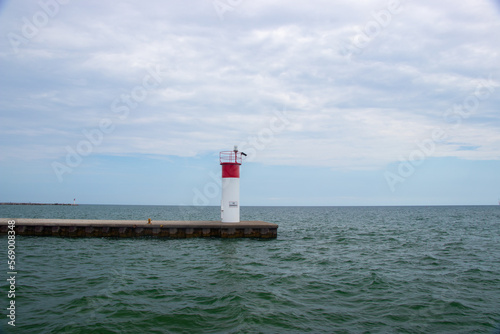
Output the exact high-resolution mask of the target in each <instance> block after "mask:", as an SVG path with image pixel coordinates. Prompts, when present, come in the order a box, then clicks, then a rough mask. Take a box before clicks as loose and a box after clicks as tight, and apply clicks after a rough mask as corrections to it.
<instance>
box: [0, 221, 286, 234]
mask: <svg viewBox="0 0 500 334" xmlns="http://www.w3.org/2000/svg"><path fill="white" fill-rule="evenodd" d="M11 220H14V221H15V222H16V230H15V232H16V235H29V236H58V237H126V238H133V237H160V238H161V237H167V238H196V237H198V238H199V237H219V238H276V237H277V236H278V225H276V224H273V223H268V222H263V221H242V222H239V223H221V222H220V221H150V220H149V221H143V220H85V219H27V218H22V219H21V218H20V219H15V218H14V219H10V218H9V219H7V218H0V235H5V234H7V233H8V232H7V231H8V221H11Z"/></svg>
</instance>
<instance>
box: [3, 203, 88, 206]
mask: <svg viewBox="0 0 500 334" xmlns="http://www.w3.org/2000/svg"><path fill="white" fill-rule="evenodd" d="M0 205H71V206H76V205H78V204H70V203H0Z"/></svg>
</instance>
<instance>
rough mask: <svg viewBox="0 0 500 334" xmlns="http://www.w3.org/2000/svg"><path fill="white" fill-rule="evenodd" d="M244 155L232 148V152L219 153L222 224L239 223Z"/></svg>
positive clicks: (236, 147)
mask: <svg viewBox="0 0 500 334" xmlns="http://www.w3.org/2000/svg"><path fill="white" fill-rule="evenodd" d="M242 156H246V154H245V153H243V152H239V151H238V146H234V150H232V151H222V152H220V153H219V162H220V164H221V166H222V199H221V204H220V218H221V222H223V223H239V222H240V165H241V162H242Z"/></svg>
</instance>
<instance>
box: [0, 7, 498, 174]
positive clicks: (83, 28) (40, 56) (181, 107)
mask: <svg viewBox="0 0 500 334" xmlns="http://www.w3.org/2000/svg"><path fill="white" fill-rule="evenodd" d="M387 6H388V4H387V3H386V2H384V1H378V2H370V1H366V2H363V3H361V2H356V3H352V2H347V1H346V2H337V3H335V4H332V3H331V2H327V1H319V0H318V1H312V2H307V3H305V2H298V1H296V2H290V1H273V2H272V3H269V2H265V1H244V2H242V3H241V5H239V6H237V7H235V8H234V10H232V11H228V12H226V13H225V16H224V19H223V20H220V19H219V17H218V15H217V12H216V11H215V9H214V8H213V6H212V3H211V2H210V1H208V2H207V1H197V2H194V3H191V4H190V5H187V4H184V3H171V2H169V3H165V2H160V1H151V2H147V3H146V4H141V5H139V4H137V3H135V2H132V1H128V2H120V3H117V4H115V3H102V2H97V1H90V2H85V3H80V2H70V3H69V4H67V5H65V6H64V7H61V9H60V12H59V13H58V15H56V16H55V17H54V18H51V20H50V22H49V23H48V24H47V26H45V27H43V28H40V32H39V33H38V35H37V36H36V37H34V38H32V39H29V41H28V42H27V43H26V44H23V45H21V46H20V47H19V53H18V54H15V53H14V52H12V49H11V47H10V44H9V42H8V40H6V39H3V40H2V41H1V42H0V43H1V45H0V48H1V49H2V50H9V51H7V52H6V51H2V53H1V54H0V57H1V62H2V65H0V67H1V71H2V73H5V76H4V77H3V78H2V82H1V90H2V93H1V94H2V99H1V102H0V108H1V110H2V112H1V115H0V121H1V122H2V123H1V125H0V128H1V130H2V134H0V139H1V140H2V141H1V142H2V144H1V145H2V151H3V152H4V153H5V154H4V155H3V158H4V159H9V158H26V157H30V156H31V157H36V158H40V157H43V152H47V156H46V157H47V158H50V159H54V158H57V154H59V155H63V154H64V150H63V148H64V147H65V146H67V145H69V146H75V145H77V143H78V141H79V140H82V139H83V138H84V137H83V135H82V134H81V131H82V130H83V129H92V128H96V127H98V124H99V121H100V120H101V119H103V118H109V119H111V120H112V121H113V124H114V125H115V130H114V131H113V132H112V133H110V134H107V135H106V137H105V138H104V140H103V142H102V144H100V145H99V146H98V147H96V148H95V150H94V152H95V153H99V154H110V155H133V154H158V155H179V156H195V155H198V154H206V153H207V152H212V151H218V150H220V149H224V148H227V147H228V145H232V144H233V143H236V142H241V141H245V140H247V139H248V138H249V137H252V136H258V134H259V132H260V131H262V129H265V128H266V127H268V126H269V119H270V118H272V117H273V115H274V114H273V112H274V111H276V110H283V109H285V110H289V114H290V124H289V126H287V128H286V129H285V130H284V131H282V132H280V133H277V134H276V135H275V136H274V139H273V141H272V142H270V143H268V144H267V145H265V146H266V147H265V149H263V150H260V151H259V154H258V156H257V161H263V162H266V163H272V164H291V165H297V164H299V165H301V164H307V165H321V166H330V167H333V168H361V169H367V168H380V167H381V166H384V165H385V164H388V163H391V162H393V161H397V159H398V157H399V156H401V155H403V156H404V155H407V154H408V153H410V152H411V150H412V149H414V147H415V145H416V143H418V142H419V141H421V140H423V139H425V138H428V137H429V133H430V132H431V131H432V129H434V128H436V127H449V124H447V123H446V120H445V119H444V118H443V114H444V113H445V111H446V110H447V109H448V108H450V107H451V106H452V105H453V104H456V103H462V102H463V101H464V99H465V98H466V97H467V96H469V95H470V94H473V93H474V90H475V88H476V87H477V84H478V80H481V79H486V78H488V77H489V76H490V75H491V77H492V81H493V82H494V83H495V84H497V83H498V80H499V79H498V78H500V71H499V67H498V64H500V62H499V48H500V43H498V37H495V36H496V35H497V34H496V32H497V31H498V30H499V28H500V27H499V25H500V24H499V20H498V16H499V15H500V14H499V13H498V11H496V9H495V7H494V4H493V2H491V3H490V2H488V1H482V2H476V1H472V0H469V1H464V2H461V3H460V4H458V3H456V2H452V1H445V2H440V3H434V2H430V1H424V2H418V3H417V2H404V3H402V5H401V11H400V13H399V14H397V15H394V16H392V18H391V20H390V23H389V24H388V25H387V26H386V27H382V28H381V29H380V33H378V34H377V35H376V36H373V37H372V38H371V39H370V41H369V43H367V44H366V46H365V47H363V48H362V49H360V50H359V53H356V54H354V55H353V56H352V57H351V58H350V59H349V58H348V57H346V56H345V55H343V54H342V52H341V50H340V49H339V45H342V44H344V45H345V43H352V42H353V40H355V38H356V35H357V34H358V33H359V31H360V30H359V29H361V30H362V29H363V28H364V27H366V26H367V24H368V23H369V22H376V21H375V18H374V16H373V12H379V11H383V10H385V9H387ZM38 10H40V8H39V7H36V6H32V5H28V3H25V2H22V1H20V2H11V3H9V6H7V7H6V8H5V9H4V12H3V13H2V18H5V17H9V19H8V20H7V21H5V22H4V23H2V25H1V26H0V29H1V31H2V35H3V36H5V35H6V33H8V32H18V33H20V27H21V25H22V18H23V17H28V18H30V17H32V16H33V14H34V13H35V12H36V11H38ZM155 66H161V68H162V74H161V79H162V82H161V84H160V85H159V86H158V87H155V88H153V89H151V90H149V91H148V95H147V97H146V98H145V99H144V100H143V101H138V103H137V107H134V108H130V110H129V111H130V112H129V114H128V116H127V117H126V118H125V119H120V118H119V117H118V116H119V115H118V114H117V113H114V112H113V110H112V108H111V104H112V102H113V101H114V100H115V99H117V98H120V96H122V95H123V94H129V95H130V94H131V92H132V91H133V89H134V88H135V87H138V86H140V85H142V83H143V79H144V77H145V76H146V75H147V73H148V69H150V68H152V67H155ZM499 90H500V88H499V87H498V86H495V93H494V94H491V96H490V97H488V99H484V100H481V103H480V105H479V107H478V109H477V110H476V112H475V113H474V114H473V115H471V116H470V117H468V118H466V119H463V122H462V123H461V124H460V127H458V129H457V132H456V133H455V132H453V134H450V137H449V139H448V140H449V143H447V142H445V143H442V144H440V146H438V149H437V150H436V153H435V154H436V155H437V156H456V157H461V158H466V159H488V158H490V159H500V153H499V152H500V141H499V139H498V135H496V133H500V131H499V130H500V120H499V115H498V113H497V110H498V103H499V102H500V101H499V98H498V96H499V95H498V91H499ZM27 115H29V117H28V116H27ZM40 129H43V130H40ZM16 131H21V132H22V133H29V134H30V135H29V138H30V139H29V140H28V139H26V140H21V141H17V140H12V139H11V138H9V136H11V135H13V134H14V133H19V132H16ZM34 143H36V145H37V146H34ZM454 143H457V144H454ZM464 147H470V148H474V147H477V149H466V150H464V149H463V148H464ZM30 150H31V151H33V152H32V154H30V153H29V152H30ZM35 151H36V152H35ZM18 152H19V153H18ZM20 152H22V154H21V153H20ZM21 155H22V156H21Z"/></svg>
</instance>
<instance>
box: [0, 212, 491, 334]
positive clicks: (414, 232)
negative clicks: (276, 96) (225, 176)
mask: <svg viewBox="0 0 500 334" xmlns="http://www.w3.org/2000/svg"><path fill="white" fill-rule="evenodd" d="M218 215H219V208H217V207H204V208H182V207H169V206H93V205H81V206H77V207H71V206H66V207H63V206H0V217H9V218H21V217H30V218H85V219H144V220H145V219H147V218H151V219H153V220H155V219H157V220H160V219H162V220H163V219H165V220H174V219H175V220H177V219H180V220H182V219H185V220H188V219H192V220H202V219H203V220H205V219H213V220H216V219H217V218H218ZM241 216H242V218H243V219H245V220H265V221H269V222H273V223H278V224H279V225H280V227H279V230H278V238H277V239H275V240H259V239H237V240H231V239H153V238H139V239H106V238H86V239H70V238H55V237H47V238H46V237H22V236H18V237H17V239H16V241H17V244H16V245H17V248H16V250H17V253H16V256H17V258H16V260H17V270H18V274H17V277H16V278H17V282H16V290H17V291H16V299H15V301H16V306H17V308H16V316H17V317H16V327H15V328H12V327H11V326H8V325H7V320H3V321H2V322H1V325H2V326H3V330H4V331H7V332H9V333H10V332H12V333H306V332H307V333H497V331H498V329H499V323H500V246H499V245H500V206H499V207H496V206H477V207H246V208H242V212H241ZM1 245H3V246H1V247H2V248H3V249H4V251H3V254H4V255H3V256H4V257H5V260H6V258H7V238H6V237H5V236H2V237H1ZM0 254H2V252H0ZM0 262H1V265H2V267H1V271H0V273H2V275H3V276H4V277H6V276H7V274H6V272H7V266H6V261H4V260H2V261H0ZM1 281H3V282H5V279H2V280H1ZM7 290H8V286H7V284H6V283H3V285H2V288H1V291H4V292H1V298H2V299H0V302H1V305H3V306H1V307H2V308H3V309H4V310H5V308H4V307H7V306H8V299H7V293H6V291H7ZM3 313H4V314H5V313H6V311H4V312H3Z"/></svg>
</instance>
